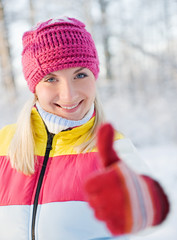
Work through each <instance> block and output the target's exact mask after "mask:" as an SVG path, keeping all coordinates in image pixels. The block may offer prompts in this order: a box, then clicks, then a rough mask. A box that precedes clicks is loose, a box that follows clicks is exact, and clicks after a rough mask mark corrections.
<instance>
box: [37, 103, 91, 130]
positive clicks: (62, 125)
mask: <svg viewBox="0 0 177 240" xmlns="http://www.w3.org/2000/svg"><path fill="white" fill-rule="evenodd" d="M36 108H37V110H38V112H39V114H40V116H41V118H42V119H43V121H44V123H45V125H46V127H47V129H48V131H49V132H51V133H54V134H57V133H59V132H61V131H63V130H66V129H68V128H73V127H77V126H81V125H83V124H84V123H86V122H88V121H89V120H90V119H91V117H92V116H93V113H94V103H93V104H92V106H91V108H90V110H89V111H88V113H87V114H86V115H85V116H84V117H83V118H82V119H81V120H78V121H74V120H68V119H65V118H62V117H60V116H58V115H55V114H52V113H49V112H46V111H45V110H44V109H43V108H41V106H40V105H39V102H36Z"/></svg>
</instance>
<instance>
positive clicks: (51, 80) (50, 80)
mask: <svg viewBox="0 0 177 240" xmlns="http://www.w3.org/2000/svg"><path fill="white" fill-rule="evenodd" d="M56 81H57V80H56V78H53V77H51V78H48V79H46V82H49V83H51V82H56Z"/></svg>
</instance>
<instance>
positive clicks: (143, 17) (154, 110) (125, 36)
mask: <svg viewBox="0 0 177 240" xmlns="http://www.w3.org/2000/svg"><path fill="white" fill-rule="evenodd" d="M61 16H70V17H76V18H78V19H80V20H81V21H83V22H85V24H86V27H87V29H88V31H90V32H91V33H92V36H93V38H94V40H95V43H96V46H97V49H98V54H99V58H100V70H101V72H100V77H99V79H98V81H97V85H98V90H99V93H100V97H101V99H102V102H103V107H104V109H105V114H106V117H107V120H108V121H110V122H112V123H113V124H114V125H115V127H116V128H117V129H119V130H120V131H121V132H123V133H124V134H125V135H126V136H128V137H130V138H131V140H132V141H133V143H134V144H135V146H136V147H137V148H138V149H139V151H140V154H141V155H142V157H144V159H145V160H146V161H147V162H148V163H149V164H150V165H151V167H152V169H153V171H155V173H157V175H158V176H157V178H159V179H160V181H161V182H162V184H163V185H164V187H165V188H166V190H167V192H168V193H169V195H170V198H171V201H172V203H174V204H172V211H171V212H172V213H171V215H170V217H169V220H168V221H167V223H165V224H164V226H163V227H161V229H160V230H159V231H157V234H156V235H154V234H152V235H150V236H149V237H140V238H138V239H141V240H142V239H143V240H144V239H147V240H158V239H159V240H160V239H161V240H162V239H167V237H168V239H169V240H176V236H177V230H176V227H175V224H176V220H177V217H176V214H177V204H176V202H177V193H176V192H175V190H174V189H175V188H176V183H177V131H176V129H177V106H176V102H177V0H89V1H88V0H77V1H76V0H67V1H63V0H50V1H47V0H37V1H35V0H16V1H14V0H0V96H1V101H0V112H1V113H0V114H1V115H0V127H2V126H4V125H5V124H8V123H13V122H15V121H16V118H17V116H18V113H19V111H20V109H21V107H22V106H23V105H24V102H26V100H27V99H28V98H29V97H30V96H31V94H30V93H29V91H28V89H27V87H26V83H25V80H24V77H23V74H22V68H21V51H22V43H21V38H22V34H23V33H24V31H26V30H28V29H30V28H31V26H33V25H34V24H36V23H37V22H40V21H43V20H46V19H48V18H58V17H61Z"/></svg>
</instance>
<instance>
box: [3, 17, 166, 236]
mask: <svg viewBox="0 0 177 240" xmlns="http://www.w3.org/2000/svg"><path fill="white" fill-rule="evenodd" d="M22 66H23V72H24V76H25V79H26V81H27V84H28V86H29V89H30V91H31V92H32V93H34V99H33V100H32V101H30V102H28V103H27V104H26V105H25V107H24V109H23V110H22V112H21V115H20V117H19V119H18V122H17V124H14V125H8V126H6V127H4V128H3V129H2V130H1V131H0V142H1V144H0V239H3V240H5V239H6V240H17V239H18V240H27V239H28V240H35V239H36V240H49V239H50V240H59V239H60V240H87V239H92V240H93V239H114V238H116V239H120V240H121V239H122V240H123V239H131V235H129V234H133V233H136V232H139V231H140V230H142V229H145V228H147V227H150V226H154V225H158V224H160V223H161V222H162V221H163V220H164V219H165V218H166V216H167V213H168V211H169V204H168V200H167V197H166V195H165V194H164V191H163V189H162V187H161V186H160V185H159V183H158V182H156V181H155V180H153V179H152V178H150V177H147V176H144V175H140V174H137V173H135V172H134V171H133V170H131V169H130V167H128V165H127V163H126V162H131V161H132V163H131V164H132V168H133V167H134V166H135V165H136V161H137V160H136V159H137V157H136V153H135V150H134V148H133V147H132V145H131V143H130V141H129V140H127V139H126V138H124V137H123V136H122V135H121V134H120V133H118V132H116V131H114V130H113V129H112V126H111V125H109V124H105V125H103V126H102V127H101V128H100V130H99V132H98V148H97V147H96V143H95V139H96V135H97V129H98V128H99V127H100V126H101V125H102V124H103V122H104V118H103V113H102V108H101V105H100V104H99V101H98V98H97V93H96V79H97V78H98V73H99V60H98V56H97V51H96V48H95V44H94V42H93V39H92V37H91V35H90V34H89V33H88V32H87V31H86V29H85V25H84V24H83V23H82V22H80V21H78V20H76V19H73V18H63V19H56V20H54V19H50V20H48V21H46V22H43V23H40V24H38V25H37V26H36V27H34V28H33V29H32V30H30V31H28V32H26V33H25V34H24V35H23V52H22ZM113 141H114V143H115V144H116V145H117V147H118V150H119V156H121V157H118V155H117V154H116V152H115V151H114V149H113V147H112V146H113ZM98 151H99V154H98ZM140 163H141V162H140ZM128 235H129V237H127V236H128Z"/></svg>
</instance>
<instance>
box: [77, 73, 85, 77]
mask: <svg viewBox="0 0 177 240" xmlns="http://www.w3.org/2000/svg"><path fill="white" fill-rule="evenodd" d="M85 77H87V74H86V73H78V74H77V75H76V77H75V78H85Z"/></svg>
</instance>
